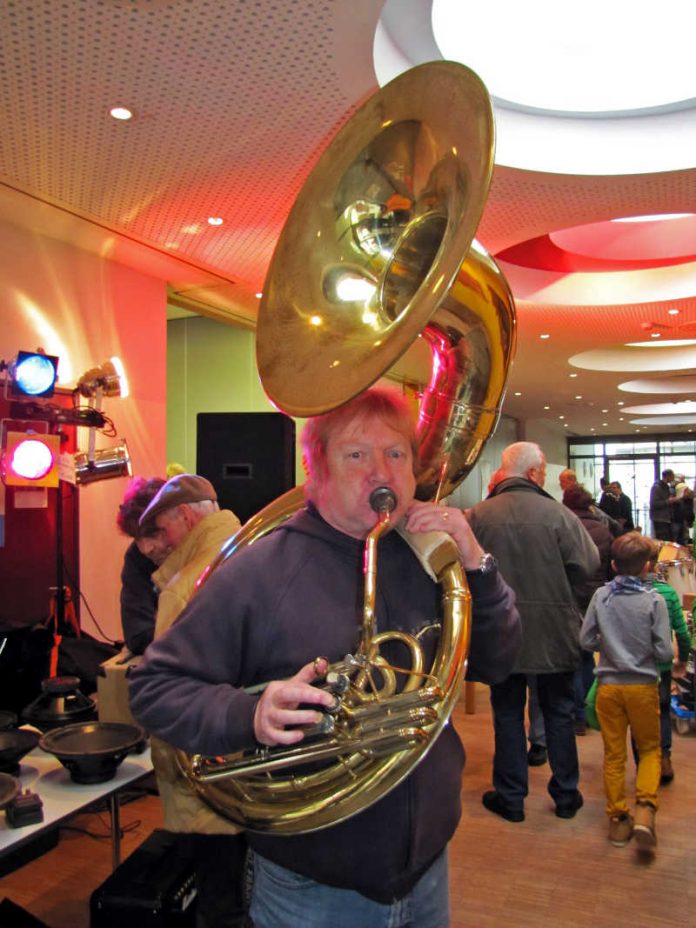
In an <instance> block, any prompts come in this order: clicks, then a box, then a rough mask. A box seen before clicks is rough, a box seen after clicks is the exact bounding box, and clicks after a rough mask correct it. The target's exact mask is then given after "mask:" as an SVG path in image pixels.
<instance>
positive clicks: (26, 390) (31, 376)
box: [10, 351, 58, 396]
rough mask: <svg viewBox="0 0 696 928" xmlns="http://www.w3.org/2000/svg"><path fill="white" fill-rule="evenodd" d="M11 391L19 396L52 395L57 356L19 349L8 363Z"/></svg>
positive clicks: (56, 375)
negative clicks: (14, 357) (14, 358)
mask: <svg viewBox="0 0 696 928" xmlns="http://www.w3.org/2000/svg"><path fill="white" fill-rule="evenodd" d="M10 375H11V378H12V392H13V393H14V394H15V395H19V396H53V393H54V391H55V384H56V379H57V377H58V358H57V357H54V356H53V355H49V354H41V353H39V352H31V351H20V352H18V354H17V358H16V360H15V361H14V362H13V363H12V364H11V365H10Z"/></svg>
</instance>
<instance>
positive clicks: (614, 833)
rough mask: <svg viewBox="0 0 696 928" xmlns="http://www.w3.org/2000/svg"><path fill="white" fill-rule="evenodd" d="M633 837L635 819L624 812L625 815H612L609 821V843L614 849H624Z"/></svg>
mask: <svg viewBox="0 0 696 928" xmlns="http://www.w3.org/2000/svg"><path fill="white" fill-rule="evenodd" d="M632 835H633V818H632V817H631V816H630V815H629V814H628V812H624V813H623V815H612V817H611V818H610V819H609V841H610V842H611V843H612V844H613V845H614V847H624V846H625V845H626V843H627V842H628V841H630V840H631V836H632Z"/></svg>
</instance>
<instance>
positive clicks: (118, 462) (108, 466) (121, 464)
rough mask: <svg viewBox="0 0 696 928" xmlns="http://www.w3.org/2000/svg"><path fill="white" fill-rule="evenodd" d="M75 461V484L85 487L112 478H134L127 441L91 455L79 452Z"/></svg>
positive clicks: (75, 456)
mask: <svg viewBox="0 0 696 928" xmlns="http://www.w3.org/2000/svg"><path fill="white" fill-rule="evenodd" d="M73 459H74V461H75V483H76V484H77V485H78V486H85V485H86V484H88V483H95V482H96V481H97V480H108V479H111V478H112V477H132V476H133V470H132V468H131V460H130V454H129V452H128V445H127V444H126V441H125V439H124V440H123V441H122V442H121V443H120V444H118V445H114V446H113V447H112V448H101V449H100V450H99V451H95V452H94V453H93V454H92V455H90V453H89V452H87V451H78V452H77V453H76V454H74V455H73Z"/></svg>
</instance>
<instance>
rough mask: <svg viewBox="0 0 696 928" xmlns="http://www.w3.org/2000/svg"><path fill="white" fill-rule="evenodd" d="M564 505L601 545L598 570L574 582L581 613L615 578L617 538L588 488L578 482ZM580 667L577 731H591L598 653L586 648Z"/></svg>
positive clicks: (576, 679) (580, 733)
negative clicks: (589, 703) (588, 712)
mask: <svg viewBox="0 0 696 928" xmlns="http://www.w3.org/2000/svg"><path fill="white" fill-rule="evenodd" d="M563 505H564V506H567V507H568V509H570V511H571V512H572V513H574V514H575V515H576V516H577V517H578V519H580V521H581V522H582V524H583V526H584V528H585V531H586V532H587V533H588V535H589V536H590V538H591V539H592V541H593V542H594V543H595V545H596V546H597V552H598V554H599V567H598V568H597V570H596V571H595V573H594V574H593V575H592V576H591V577H588V578H587V579H585V580H582V581H578V582H575V583H574V584H573V593H574V594H575V599H576V602H577V604H578V608H579V609H580V612H581V614H582V615H583V616H584V615H585V610H586V609H587V607H588V606H589V604H590V600H591V599H592V596H593V595H594V592H595V590H598V589H599V588H600V587H601V586H603V585H604V584H605V583H606V582H607V580H611V578H612V577H613V575H614V574H613V571H612V569H611V557H610V552H611V543H612V541H613V537H612V534H611V532H610V531H609V527H608V525H607V524H606V522H604V521H602V519H600V518H598V517H597V516H596V515H595V513H594V512H593V509H594V508H595V507H593V505H592V497H591V495H590V494H589V493H588V492H587V490H586V489H585V488H584V487H582V486H580V484H575V486H572V487H569V488H568V489H567V490H566V491H565V493H564V494H563ZM580 661H581V663H580V668H579V669H578V670H576V671H575V734H576V735H585V734H587V719H586V718H585V697H586V696H587V692H588V690H589V689H590V687H591V686H592V681H593V680H594V654H593V653H592V651H586V650H585V649H584V648H583V649H581V652H580Z"/></svg>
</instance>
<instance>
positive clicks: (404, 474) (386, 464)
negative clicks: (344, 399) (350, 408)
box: [315, 418, 416, 538]
mask: <svg viewBox="0 0 696 928" xmlns="http://www.w3.org/2000/svg"><path fill="white" fill-rule="evenodd" d="M326 451H327V454H326V474H325V475H323V476H322V477H321V478H319V477H318V478H317V481H316V483H317V489H316V494H315V502H316V505H317V508H318V509H319V512H320V513H321V515H322V516H323V518H324V519H326V521H327V522H328V523H329V525H332V526H333V527H334V528H336V529H338V531H340V532H343V533H344V534H346V535H351V536H352V537H353V538H365V537H366V536H367V534H368V533H369V532H370V531H371V530H372V528H373V527H374V525H375V522H376V521H377V516H376V514H375V512H374V511H373V509H372V507H371V506H370V503H369V497H370V493H372V491H373V490H374V489H376V488H377V487H383V486H386V487H389V488H390V489H392V490H393V491H394V494H395V495H396V500H397V505H396V509H395V510H394V511H393V512H392V514H391V519H392V522H393V523H394V524H396V523H397V522H398V521H399V520H400V519H401V518H402V517H403V515H404V514H405V512H406V510H407V509H408V507H409V506H410V504H411V502H412V501H413V495H414V493H415V490H416V480H415V477H414V475H413V454H412V451H411V445H410V442H409V440H408V438H407V437H406V436H405V435H403V434H402V433H401V432H397V431H395V430H394V429H393V428H391V426H389V425H388V424H387V423H386V422H384V421H382V420H381V419H365V418H361V419H356V420H353V421H352V422H349V423H347V424H346V425H344V426H343V427H342V428H340V429H338V430H337V431H335V432H334V433H333V434H332V435H331V437H330V438H329V442H328V446H327V449H326Z"/></svg>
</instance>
